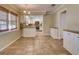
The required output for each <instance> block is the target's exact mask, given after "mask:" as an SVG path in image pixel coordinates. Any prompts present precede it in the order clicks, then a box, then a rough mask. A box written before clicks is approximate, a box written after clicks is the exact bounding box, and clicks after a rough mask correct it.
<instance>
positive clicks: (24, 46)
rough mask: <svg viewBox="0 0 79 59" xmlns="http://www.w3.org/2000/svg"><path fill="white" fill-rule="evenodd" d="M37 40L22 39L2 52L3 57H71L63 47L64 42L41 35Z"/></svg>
mask: <svg viewBox="0 0 79 59" xmlns="http://www.w3.org/2000/svg"><path fill="white" fill-rule="evenodd" d="M40 34H42V33H38V35H37V36H36V37H35V38H29V37H28V38H23V37H21V38H20V39H18V40H17V41H15V42H14V43H13V44H12V45H10V46H9V47H8V48H6V49H4V50H3V51H1V52H0V54H1V55H70V53H69V52H68V51H66V50H65V49H64V48H63V47H62V41H59V40H55V39H52V38H51V37H50V36H44V35H40Z"/></svg>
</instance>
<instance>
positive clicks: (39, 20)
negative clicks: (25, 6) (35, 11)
mask: <svg viewBox="0 0 79 59" xmlns="http://www.w3.org/2000/svg"><path fill="white" fill-rule="evenodd" d="M26 25H27V26H29V25H30V26H32V27H34V28H36V32H37V33H38V32H42V31H43V15H27V16H26Z"/></svg>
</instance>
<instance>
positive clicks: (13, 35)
mask: <svg viewBox="0 0 79 59" xmlns="http://www.w3.org/2000/svg"><path fill="white" fill-rule="evenodd" d="M2 6H4V7H5V8H8V9H9V10H10V11H13V12H15V13H17V11H15V10H14V9H12V8H11V7H9V6H7V5H2ZM17 25H18V29H17V30H14V31H11V32H6V33H0V49H3V48H5V47H6V46H7V45H8V44H10V43H11V42H12V41H14V40H16V39H17V38H19V37H20V36H21V32H20V30H19V18H18V24H17Z"/></svg>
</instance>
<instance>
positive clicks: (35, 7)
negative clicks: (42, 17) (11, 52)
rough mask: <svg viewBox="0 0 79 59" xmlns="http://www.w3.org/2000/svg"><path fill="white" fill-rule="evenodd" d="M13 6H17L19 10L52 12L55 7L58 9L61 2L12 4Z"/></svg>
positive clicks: (37, 12) (38, 12)
mask: <svg viewBox="0 0 79 59" xmlns="http://www.w3.org/2000/svg"><path fill="white" fill-rule="evenodd" d="M11 6H12V7H15V8H16V9H18V10H19V12H23V11H24V10H25V11H30V12H31V13H34V14H35V13H36V14H40V13H46V12H50V13H51V12H52V11H53V10H54V9H56V8H57V7H58V6H60V5H59V4H11Z"/></svg>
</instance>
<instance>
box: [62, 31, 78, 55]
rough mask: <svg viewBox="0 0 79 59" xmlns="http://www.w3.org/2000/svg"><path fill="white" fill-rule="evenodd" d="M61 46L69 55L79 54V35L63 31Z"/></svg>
mask: <svg viewBox="0 0 79 59" xmlns="http://www.w3.org/2000/svg"><path fill="white" fill-rule="evenodd" d="M63 46H64V48H66V49H67V50H68V51H69V52H70V53H71V54H79V34H76V33H72V32H67V31H63Z"/></svg>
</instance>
